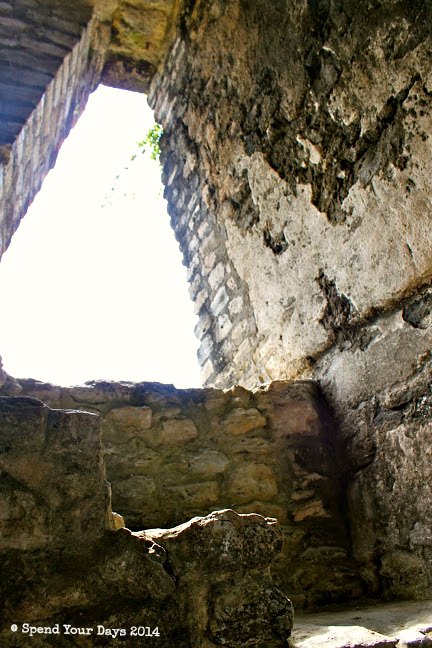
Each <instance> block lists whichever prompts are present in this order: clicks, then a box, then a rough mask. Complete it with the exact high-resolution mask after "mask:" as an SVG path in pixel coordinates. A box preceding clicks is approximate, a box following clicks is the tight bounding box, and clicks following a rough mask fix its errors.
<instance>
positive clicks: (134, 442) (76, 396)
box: [20, 381, 363, 607]
mask: <svg viewBox="0 0 432 648" xmlns="http://www.w3.org/2000/svg"><path fill="white" fill-rule="evenodd" d="M20 384H21V385H22V387H23V394H25V395H31V396H32V397H37V398H40V399H41V400H43V401H44V402H46V403H48V404H49V405H50V406H52V407H55V408H57V407H61V408H79V409H86V410H88V411H93V412H96V413H99V414H100V415H101V416H102V418H103V423H102V443H103V451H104V457H105V464H106V471H107V479H108V480H109V482H110V483H111V488H112V501H113V508H114V510H115V511H117V512H118V513H120V514H121V515H122V516H123V517H124V519H125V522H126V525H127V526H128V527H130V528H133V529H142V528H144V529H149V528H154V527H162V528H167V527H171V526H175V525H178V524H180V523H182V522H184V521H185V520H187V519H189V518H193V517H195V516H201V515H207V514H208V513H210V512H211V511H213V510H217V509H226V508H229V509H234V510H235V511H236V512H238V513H259V514H261V515H264V516H269V517H274V518H276V519H277V520H278V523H279V524H280V526H281V529H282V530H283V534H284V547H283V550H282V554H281V558H280V560H279V561H278V563H277V564H275V565H274V568H273V574H274V576H275V578H276V580H277V582H278V583H279V585H280V586H281V587H282V589H283V590H284V591H285V592H289V596H290V598H292V600H293V601H294V603H295V604H297V605H299V606H309V607H310V606H313V605H317V604H320V603H321V604H323V603H330V602H335V601H340V600H347V599H352V598H356V597H359V596H361V595H362V593H363V592H362V587H361V583H360V580H359V578H358V576H357V572H358V568H357V566H356V565H355V563H354V562H353V561H352V559H351V556H350V547H349V540H348V535H347V529H346V527H345V521H344V519H343V516H342V514H341V510H342V505H341V503H342V492H341V486H342V484H341V482H340V480H339V479H338V478H337V475H338V473H339V469H338V465H337V464H338V457H337V456H336V448H335V447H334V442H335V439H334V430H332V429H330V428H329V427H328V422H327V421H326V411H325V407H324V404H323V403H322V401H321V398H320V396H319V393H318V391H317V388H316V385H314V384H313V383H312V382H304V383H301V382H298V383H289V382H288V383H285V382H280V383H279V382H276V383H273V384H271V385H270V386H269V387H268V388H265V389H262V390H259V391H256V392H254V393H253V392H249V391H247V390H245V389H244V388H242V387H237V388H234V389H232V390H229V391H227V392H223V391H221V390H213V389H204V390H198V389H196V390H176V389H174V388H173V387H172V386H171V387H170V386H165V385H159V384H157V383H153V384H152V383H142V384H127V383H94V384H88V385H86V386H83V387H72V388H57V387H53V386H51V385H45V384H43V383H37V382H35V381H20Z"/></svg>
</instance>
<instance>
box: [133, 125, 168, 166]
mask: <svg viewBox="0 0 432 648" xmlns="http://www.w3.org/2000/svg"><path fill="white" fill-rule="evenodd" d="M162 135H163V128H162V126H161V125H160V124H156V123H155V124H154V126H152V127H151V128H149V130H148V131H147V132H146V134H145V136H144V139H143V140H141V142H138V147H139V149H140V152H141V153H143V154H144V153H146V152H147V151H149V152H150V157H151V159H152V160H155V162H159V160H160V152H161V149H160V141H161V137H162ZM136 156H137V153H136V154H135V155H133V156H132V158H131V159H132V160H134V159H135V158H136Z"/></svg>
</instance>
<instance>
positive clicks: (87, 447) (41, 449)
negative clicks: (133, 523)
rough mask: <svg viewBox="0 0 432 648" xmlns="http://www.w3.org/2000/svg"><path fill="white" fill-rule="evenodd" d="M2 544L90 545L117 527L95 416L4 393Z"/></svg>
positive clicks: (0, 410) (0, 415)
mask: <svg viewBox="0 0 432 648" xmlns="http://www.w3.org/2000/svg"><path fill="white" fill-rule="evenodd" d="M0 429H1V434H0V470H1V479H0V482H1V489H0V507H1V510H2V517H1V533H0V537H1V540H0V548H1V549H3V550H4V549H6V548H15V549H18V548H20V549H34V548H36V547H47V546H62V545H64V544H70V545H71V546H72V545H74V544H76V545H82V544H83V543H84V544H85V543H86V542H87V541H88V539H89V538H93V539H95V538H97V537H98V536H100V535H101V534H103V533H104V531H105V530H106V529H107V528H109V527H110V524H111V522H110V520H111V517H110V513H111V512H110V499H109V489H108V484H107V483H106V481H105V475H104V468H103V464H102V452H101V443H100V420H99V418H98V417H97V416H95V415H93V414H88V413H84V412H76V411H67V410H66V411H62V410H50V409H49V408H48V407H47V406H45V405H44V404H43V403H41V401H38V400H36V399H32V398H26V397H22V398H21V397H16V398H13V397H11V398H7V397H1V398H0Z"/></svg>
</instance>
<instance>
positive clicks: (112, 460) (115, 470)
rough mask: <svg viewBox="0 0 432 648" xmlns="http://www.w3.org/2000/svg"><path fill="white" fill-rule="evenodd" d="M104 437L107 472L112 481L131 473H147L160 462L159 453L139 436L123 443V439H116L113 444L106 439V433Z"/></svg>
mask: <svg viewBox="0 0 432 648" xmlns="http://www.w3.org/2000/svg"><path fill="white" fill-rule="evenodd" d="M102 429H103V428H102ZM102 439H103V443H104V458H105V464H106V468H107V474H108V475H109V478H110V480H111V481H113V480H115V479H119V478H120V479H121V478H123V477H127V476H129V475H130V474H131V473H134V474H135V475H146V474H148V473H149V471H151V470H152V469H153V467H154V466H155V464H156V465H157V464H158V459H159V455H158V453H157V452H156V451H155V450H153V449H152V448H150V447H149V446H148V445H147V444H146V443H145V442H144V441H142V440H141V439H139V438H137V437H134V438H132V439H130V440H129V441H128V442H127V443H121V439H119V440H118V442H117V443H116V441H115V440H114V441H113V442H112V444H108V443H107V442H106V441H105V434H103V436H102Z"/></svg>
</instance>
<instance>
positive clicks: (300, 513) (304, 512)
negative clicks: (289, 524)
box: [294, 500, 330, 522]
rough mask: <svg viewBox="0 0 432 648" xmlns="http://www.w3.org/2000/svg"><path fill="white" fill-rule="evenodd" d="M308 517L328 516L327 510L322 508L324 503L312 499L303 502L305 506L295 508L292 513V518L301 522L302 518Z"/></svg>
mask: <svg viewBox="0 0 432 648" xmlns="http://www.w3.org/2000/svg"><path fill="white" fill-rule="evenodd" d="M310 517H318V518H324V517H330V514H329V512H328V511H326V510H325V509H324V505H323V502H322V501H321V500H313V501H312V502H308V503H307V504H305V506H302V507H301V508H299V509H297V510H296V511H295V513H294V520H295V521H296V522H301V521H302V520H306V519H307V518H310Z"/></svg>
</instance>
